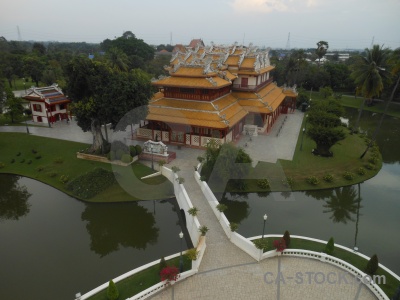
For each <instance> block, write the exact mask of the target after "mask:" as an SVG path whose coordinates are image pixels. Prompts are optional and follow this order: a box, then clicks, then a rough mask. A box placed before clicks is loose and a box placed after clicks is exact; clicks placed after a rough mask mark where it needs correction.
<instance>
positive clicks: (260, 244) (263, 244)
mask: <svg viewBox="0 0 400 300" xmlns="http://www.w3.org/2000/svg"><path fill="white" fill-rule="evenodd" d="M253 244H254V245H255V246H256V248H257V249H259V250H266V249H267V248H268V241H267V239H265V238H264V239H259V240H254V241H253Z"/></svg>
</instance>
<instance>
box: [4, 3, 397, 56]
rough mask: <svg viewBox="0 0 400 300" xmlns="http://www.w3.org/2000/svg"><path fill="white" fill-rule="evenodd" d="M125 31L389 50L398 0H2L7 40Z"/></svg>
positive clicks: (151, 37)
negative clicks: (384, 48)
mask: <svg viewBox="0 0 400 300" xmlns="http://www.w3.org/2000/svg"><path fill="white" fill-rule="evenodd" d="M18 28H19V33H20V34H18ZM124 31H132V32H133V33H134V34H135V35H136V37H137V38H140V39H143V40H144V41H145V42H146V43H148V44H152V45H158V44H169V43H170V42H171V41H172V44H177V43H181V44H185V45H187V44H189V42H190V40H191V39H193V38H201V39H203V41H204V42H205V44H206V45H209V44H210V42H214V43H216V44H232V43H234V42H238V43H239V44H244V45H248V44H249V43H253V44H254V45H257V46H260V47H263V46H265V47H271V48H283V49H285V48H287V46H289V48H315V47H316V43H317V42H318V41H321V40H324V41H327V42H328V43H329V48H330V49H332V50H335V49H365V48H369V47H370V46H371V44H372V42H374V44H380V45H382V44H384V45H385V46H386V47H389V48H392V49H394V48H398V47H400V0H379V1H378V0H201V1H191V0H141V1H138V0H107V1H105V0H64V1H61V0H34V1H33V0H0V36H4V37H5V38H6V39H7V40H19V38H21V40H35V41H60V42H88V43H99V42H101V41H103V40H105V39H107V38H109V39H113V38H115V37H118V36H121V35H122V33H123V32H124ZM289 35H290V38H289Z"/></svg>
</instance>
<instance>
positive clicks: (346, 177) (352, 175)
mask: <svg viewBox="0 0 400 300" xmlns="http://www.w3.org/2000/svg"><path fill="white" fill-rule="evenodd" d="M343 177H344V178H345V179H347V180H349V181H350V180H353V179H354V174H353V173H351V172H348V171H346V172H344V174H343Z"/></svg>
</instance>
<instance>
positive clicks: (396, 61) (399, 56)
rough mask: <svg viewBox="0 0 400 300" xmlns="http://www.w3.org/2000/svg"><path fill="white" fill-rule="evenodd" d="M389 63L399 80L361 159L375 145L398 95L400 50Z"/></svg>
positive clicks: (399, 49)
mask: <svg viewBox="0 0 400 300" xmlns="http://www.w3.org/2000/svg"><path fill="white" fill-rule="evenodd" d="M388 62H389V65H390V67H391V73H392V76H393V77H394V78H395V79H396V78H397V80H396V84H395V86H394V87H393V90H392V93H391V95H390V98H389V100H388V101H387V102H386V104H385V109H384V111H383V113H382V115H381V118H380V119H379V123H378V126H377V127H376V129H375V131H374V133H373V134H372V137H371V141H370V142H369V143H368V145H367V148H366V149H365V151H364V153H363V154H361V156H360V158H363V157H364V156H365V154H366V153H367V152H368V150H369V148H370V147H371V146H372V145H373V144H374V142H375V140H376V137H377V136H378V133H379V130H380V129H381V126H382V123H383V119H384V118H385V116H386V114H387V111H388V109H389V106H390V103H392V101H393V98H394V95H395V93H396V90H397V88H398V87H399V83H400V48H397V49H396V50H395V51H393V53H392V54H391V56H390V57H389V60H388Z"/></svg>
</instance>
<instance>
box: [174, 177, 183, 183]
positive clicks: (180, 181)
mask: <svg viewBox="0 0 400 300" xmlns="http://www.w3.org/2000/svg"><path fill="white" fill-rule="evenodd" d="M176 181H177V182H178V183H179V184H183V183H184V182H185V178H182V177H178V178H177V179H176Z"/></svg>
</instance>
